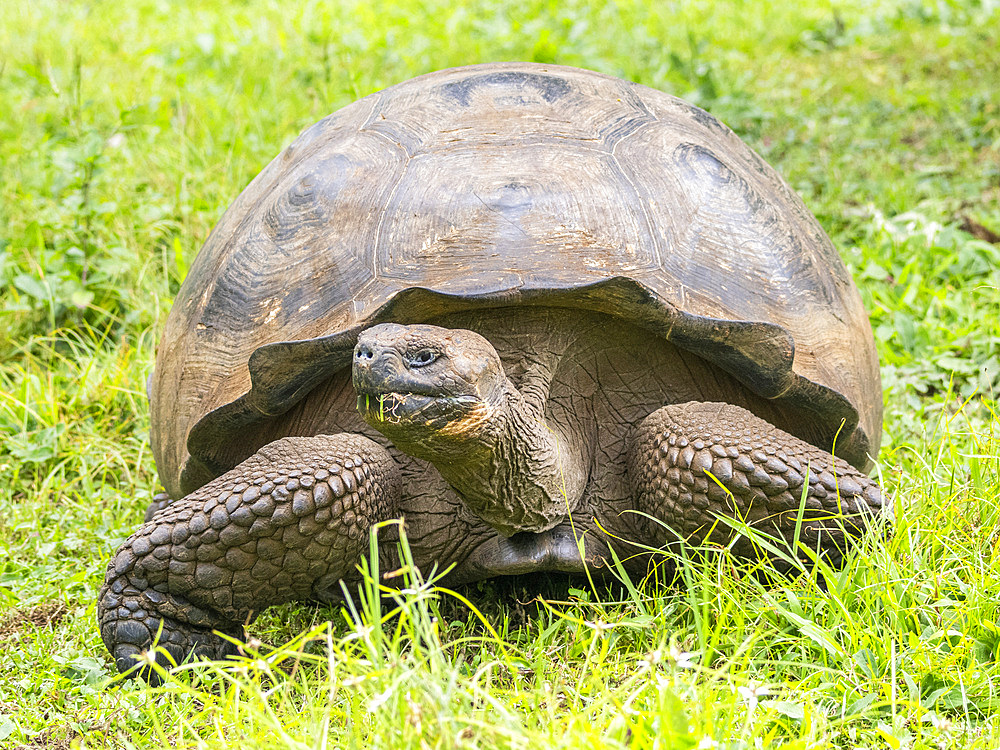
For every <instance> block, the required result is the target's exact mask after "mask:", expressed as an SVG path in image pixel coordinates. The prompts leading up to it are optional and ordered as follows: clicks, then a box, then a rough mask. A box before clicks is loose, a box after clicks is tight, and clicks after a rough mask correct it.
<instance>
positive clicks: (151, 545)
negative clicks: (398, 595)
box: [98, 433, 400, 681]
mask: <svg viewBox="0 0 1000 750" xmlns="http://www.w3.org/2000/svg"><path fill="white" fill-rule="evenodd" d="M399 492H400V476H399V470H398V468H397V466H396V464H395V462H394V461H393V460H392V458H391V456H390V455H389V453H388V452H387V451H386V450H385V449H384V448H383V447H382V446H380V445H378V444H377V443H375V442H373V441H371V440H369V439H368V438H366V437H363V436H361V435H354V434H347V433H344V434H339V435H321V436H318V437H306V438H302V437H300V438H282V439H281V440H277V441H275V442H273V443H270V444H269V445H266V446H264V447H263V448H261V450H260V451H258V452H257V453H256V454H254V455H253V456H251V457H250V458H248V459H247V460H246V461H244V462H243V463H242V464H240V465H239V466H237V467H236V468H235V469H233V470H232V471H230V472H228V473H226V474H224V475H222V476H221V477H218V478H217V479H214V480H213V481H211V482H209V483H208V484H206V485H205V486H204V487H202V488H200V489H198V490H196V491H195V492H192V493H191V494H190V495H187V496H186V497H183V498H181V499H179V500H175V501H173V502H171V503H169V505H168V507H166V508H165V509H163V510H161V511H160V512H158V513H157V514H156V517H155V519H154V520H153V521H151V522H149V523H145V524H143V526H141V527H140V528H139V530H138V531H136V532H135V533H134V534H133V535H132V536H131V537H129V538H128V540H127V541H126V542H125V543H124V544H123V545H122V546H121V548H120V549H119V550H118V552H117V553H116V554H115V556H114V557H113V558H112V559H111V561H110V563H109V564H108V571H107V575H106V577H105V581H104V586H103V587H102V588H101V591H100V594H99V597H98V622H99V623H100V628H101V637H102V638H103V640H104V644H105V646H107V648H108V651H110V652H111V654H112V655H113V656H114V659H115V663H116V665H117V666H118V669H119V670H120V671H122V672H125V671H127V670H129V669H132V668H133V667H134V666H135V664H136V660H137V659H136V657H138V656H139V655H140V654H141V653H142V652H143V651H146V650H148V649H149V648H150V646H151V645H152V643H153V641H154V638H156V636H157V632H158V631H160V628H161V626H162V631H161V632H160V636H159V640H158V644H159V645H161V646H163V647H164V648H165V649H166V651H167V652H168V653H169V654H170V656H171V657H172V658H173V659H174V660H175V661H176V662H177V663H180V662H181V661H182V660H184V659H185V658H186V657H187V656H188V655H189V654H190V653H192V652H193V653H194V654H195V655H196V656H199V657H208V658H212V659H219V658H223V657H225V656H226V655H227V654H230V653H232V652H233V651H234V648H233V646H232V644H231V643H229V642H228V641H227V640H225V639H224V638H221V637H220V636H218V635H216V634H213V633H212V631H213V630H218V631H220V632H222V633H225V634H228V635H231V636H235V637H240V638H241V637H242V634H243V625H244V624H245V623H246V622H248V621H250V620H251V619H252V618H253V617H254V616H255V615H256V614H257V613H259V612H260V611H261V610H262V609H264V608H266V607H269V606H271V605H272V604H280V603H282V602H287V601H292V600H296V599H306V598H310V597H311V596H313V595H315V594H317V593H318V592H323V591H327V590H330V589H331V588H332V587H334V586H335V585H336V582H337V581H339V580H340V579H341V578H343V577H345V576H348V577H349V576H350V574H351V573H352V572H353V570H354V567H355V565H357V563H358V562H359V561H360V559H361V557H362V555H363V553H364V552H365V551H366V550H367V549H368V530H369V529H370V528H371V526H372V525H373V524H375V523H377V522H379V521H383V520H386V519H389V518H392V517H394V516H395V513H396V508H397V503H398V499H399ZM158 658H159V659H160V660H161V663H162V655H158ZM164 666H169V664H166V663H164ZM135 674H141V675H142V676H143V677H145V678H146V679H148V680H151V681H156V680H157V676H156V673H155V672H154V671H153V670H152V669H151V668H150V667H149V666H148V665H147V666H146V667H145V668H143V669H142V670H139V671H138V672H137V673H135ZM135 674H133V675H132V676H135Z"/></svg>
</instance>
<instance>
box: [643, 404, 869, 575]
mask: <svg viewBox="0 0 1000 750" xmlns="http://www.w3.org/2000/svg"><path fill="white" fill-rule="evenodd" d="M807 469H808V477H809V480H808V481H809V486H808V490H807V493H806V498H805V506H804V509H803V510H804V512H803V517H802V519H801V521H800V520H799V519H798V515H799V510H800V505H801V501H802V487H803V483H804V481H805V476H806V473H807ZM628 470H629V477H630V481H631V483H632V487H633V490H634V492H635V497H636V504H637V508H638V510H640V511H642V512H644V513H647V514H649V515H650V516H653V517H654V518H657V519H659V520H661V521H663V522H664V523H665V524H666V525H667V526H669V527H670V528H671V529H673V530H674V531H675V532H677V534H679V535H680V536H681V537H683V538H686V539H690V540H692V541H694V542H695V543H698V542H700V541H702V540H711V541H713V542H717V543H723V544H724V543H728V542H729V541H730V540H731V539H732V538H733V536H734V535H735V532H734V530H733V529H732V527H730V526H729V525H728V524H726V523H725V522H724V521H720V520H718V517H719V516H722V517H729V518H738V519H740V520H742V521H744V522H746V523H747V524H748V525H750V526H752V527H754V528H756V529H759V530H761V531H762V532H764V533H765V534H768V535H771V536H775V535H777V536H779V537H783V538H784V539H786V540H787V541H789V542H791V541H792V539H793V537H794V535H795V531H796V526H797V525H798V527H799V533H800V537H799V538H800V540H801V541H802V542H804V543H805V544H807V545H809V546H810V547H812V548H816V547H817V545H818V547H819V549H820V550H821V551H822V552H824V553H827V554H828V555H830V557H831V559H834V560H835V559H837V558H838V557H839V555H840V554H841V553H842V552H843V551H844V550H845V549H846V547H847V545H848V543H849V542H850V537H853V536H858V535H860V534H861V533H862V532H863V530H864V529H865V528H866V527H867V526H868V525H869V523H870V522H871V521H872V520H873V519H875V518H880V517H883V516H884V514H885V509H884V508H883V505H882V494H881V491H880V489H879V486H878V485H877V484H876V483H875V482H874V481H872V480H871V479H869V478H868V477H867V476H866V475H865V474H863V473H861V472H860V471H858V470H857V469H855V468H854V467H853V466H851V465H850V464H848V463H847V462H846V461H844V460H842V459H840V458H835V457H833V456H831V455H830V453H828V452H826V451H823V450H820V449H819V448H817V447H816V446H814V445H811V444H809V443H807V442H805V441H804V440H800V439H799V438H797V437H795V436H793V435H790V434H788V433H787V432H784V431H783V430H780V429H778V428H777V427H775V426H774V425H772V424H770V423H769V422H766V421H764V420H763V419H760V418H759V417H756V416H754V415H753V414H751V413H750V412H749V411H747V410H746V409H743V408H741V407H739V406H734V405H732V404H725V403H705V402H700V401H691V402H688V403H684V404H673V405H671V406H665V407H663V408H661V409H658V410H657V411H655V412H653V413H652V414H650V415H649V416H648V417H647V418H646V419H644V420H643V421H642V422H641V423H640V424H639V425H638V427H637V428H636V431H635V433H634V435H633V438H632V442H631V445H630V446H629V455H628ZM710 475H711V476H710ZM716 480H718V481H716ZM845 532H846V538H845ZM650 533H652V534H654V535H655V536H656V537H658V539H657V542H656V543H660V542H662V541H663V538H664V535H665V533H666V532H665V530H664V529H662V528H660V529H658V530H657V529H651V532H650ZM641 541H644V542H647V543H648V542H650V541H652V540H649V539H644V540H641ZM668 541H673V540H668ZM734 550H735V551H736V552H737V553H739V554H743V555H747V556H751V555H753V554H754V548H753V545H752V544H751V543H750V542H749V541H747V540H746V539H745V538H744V539H740V540H737V542H736V543H735V545H734Z"/></svg>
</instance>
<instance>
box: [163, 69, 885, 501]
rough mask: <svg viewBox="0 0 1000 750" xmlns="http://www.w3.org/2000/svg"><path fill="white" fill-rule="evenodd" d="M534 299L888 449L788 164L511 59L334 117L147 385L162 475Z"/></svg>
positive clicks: (660, 111)
mask: <svg viewBox="0 0 1000 750" xmlns="http://www.w3.org/2000/svg"><path fill="white" fill-rule="evenodd" d="M518 305H544V306H550V307H553V306H554V307H564V308H566V307H568V308H582V309H588V310H595V311H599V312H603V313H607V314H612V315H617V316H620V317H623V318H625V319H627V320H628V321H629V322H631V323H633V324H636V325H639V326H641V327H643V328H644V329H646V330H648V331H649V333H650V336H659V337H663V338H665V339H668V340H670V341H671V342H672V343H673V344H675V345H677V346H679V347H682V348H684V349H686V350H689V351H691V352H694V353H696V354H698V355H699V356H701V357H703V358H704V359H706V360H709V361H711V362H712V363H714V364H715V365H717V366H719V367H721V368H722V369H724V370H726V371H727V372H729V373H731V374H733V375H734V376H736V377H737V378H738V379H739V380H741V381H742V382H743V383H744V384H746V385H747V386H748V387H749V388H750V389H751V390H753V391H754V392H756V393H757V394H759V395H761V396H763V397H766V398H769V399H775V400H778V401H780V402H782V403H783V404H784V405H788V406H791V407H795V409H796V410H797V412H796V413H798V414H804V415H806V416H805V417H803V420H808V421H812V422H815V424H817V425H819V426H820V429H819V434H820V438H818V439H816V438H814V439H813V442H817V443H819V444H820V447H821V448H824V449H831V448H833V446H834V445H836V452H837V454H838V455H841V456H842V457H844V458H845V459H847V460H848V461H849V462H850V463H852V464H854V465H856V466H858V467H866V466H867V465H869V461H870V456H873V455H875V454H876V453H877V450H878V445H879V442H880V439H881V421H882V398H881V386H880V383H879V375H878V358H877V354H876V352H875V347H874V341H873V338H872V333H871V328H870V325H869V322H868V318H867V315H866V313H865V310H864V308H863V306H862V304H861V300H860V297H859V295H858V292H857V289H856V288H855V286H854V283H853V281H852V280H851V277H850V275H849V273H848V272H847V270H846V268H845V267H844V264H843V262H842V261H841V259H840V257H839V256H838V254H837V251H836V250H835V249H834V247H833V245H832V244H831V242H830V240H829V239H828V238H827V236H826V235H825V234H824V232H823V230H822V229H821V228H820V226H819V224H818V223H817V222H816V220H815V219H814V218H813V216H812V215H811V214H810V213H809V211H808V210H807V209H806V208H805V206H804V205H803V203H802V201H801V200H800V199H799V198H798V197H797V196H796V195H795V194H794V193H793V191H792V190H791V189H790V188H789V187H788V185H787V184H786V183H785V182H784V181H783V180H782V179H781V178H780V177H779V176H778V175H777V174H776V173H775V171H774V170H773V169H771V168H770V167H769V166H768V165H767V164H766V163H765V162H764V161H763V160H762V159H761V158H760V157H759V156H758V155H757V154H756V153H754V152H753V151H752V150H751V149H750V148H748V147H747V146H746V145H745V144H744V143H743V142H742V141H740V139H739V138H737V137H736V135H735V134H734V133H733V132H732V131H731V130H729V129H728V128H727V127H725V126H724V125H722V124H721V123H720V122H719V121H718V120H716V119H715V118H714V117H712V116H711V115H709V114H708V113H706V112H704V111H703V110H701V109H698V108H697V107H694V106H692V105H690V104H687V103H686V102H684V101H682V100H680V99H677V98H675V97H672V96H668V95H667V94H664V93H661V92H659V91H656V90H653V89H649V88H646V87H643V86H639V85H636V84H633V83H630V82H627V81H622V80H619V79H616V78H613V77H610V76H606V75H601V74H598V73H593V72H590V71H585V70H579V69H575V68H567V67H560V66H551V65H536V64H527V63H497V64H490V65H479V66H471V67H465V68H455V69H451V70H444V71H440V72H437V73H431V74H429V75H425V76H421V77H419V78H415V79H413V80H410V81H406V82H404V83H400V84H398V85H396V86H392V87H391V88H388V89H385V90H384V91H380V92H378V93H375V94H372V95H371V96H368V97H365V98H364V99H361V100H360V101H357V102H355V103H353V104H351V105H349V106H347V107H345V108H343V109H341V110H339V111H338V112H335V113H334V114H332V115H330V116H328V117H326V118H324V119H323V120H320V121H319V122H318V123H316V124H315V125H313V126H312V127H310V128H308V129H306V130H305V131H304V132H303V133H302V134H301V135H300V136H299V137H298V138H297V139H296V140H295V141H294V142H293V143H292V144H291V145H290V146H288V148H286V149H285V150H284V151H283V152H282V153H281V154H280V155H279V156H278V157H277V158H276V159H274V161H272V162H271V163H270V164H269V165H268V166H267V167H266V168H265V169H264V170H263V171H262V172H261V173H260V174H259V175H258V176H257V177H256V178H255V179H254V180H253V181H252V182H251V183H250V185H249V186H248V187H247V188H246V189H245V190H244V191H243V193H242V194H241V195H240V196H239V197H238V198H237V199H236V201H235V202H234V203H233V205H232V206H231V207H230V208H229V209H228V210H227V211H226V213H225V215H224V216H223V217H222V219H221V221H220V222H219V224H218V225H217V226H216V228H215V229H214V230H213V232H212V233H211V235H210V237H209V238H208V241H207V242H206V244H205V246H204V248H203V249H202V250H201V252H200V253H199V255H198V257H197V259H196V260H195V262H194V263H193V265H192V267H191V270H190V272H189V274H188V276H187V279H186V281H185V282H184V284H183V286H182V287H181V290H180V293H179V295H178V297H177V300H176V302H175V304H174V307H173V309H172V311H171V313H170V316H169V318H168V320H167V325H166V330H165V332H164V334H163V338H162V340H161V342H160V346H159V350H158V356H157V360H156V367H155V371H154V374H153V376H152V378H151V381H150V397H151V410H152V443H153V450H154V455H155V458H156V462H157V465H158V468H159V472H160V477H161V480H162V481H163V483H164V485H165V486H166V488H167V490H168V492H170V493H171V494H172V495H173V496H175V497H178V496H180V495H182V494H184V493H187V492H190V491H191V490H193V489H195V488H196V487H198V486H200V485H201V484H203V483H204V482H206V481H208V480H209V479H211V478H212V477H214V476H216V475H218V474H220V473H222V472H224V471H226V470H228V469H229V468H231V467H232V466H233V465H235V463H237V462H238V461H240V460H242V459H243V458H245V457H246V456H248V455H250V454H251V453H252V452H253V451H254V450H256V449H257V447H259V446H257V445H255V444H254V440H253V438H252V436H253V434H254V433H255V431H259V429H260V427H261V425H263V424H264V423H266V422H268V420H270V419H273V418H274V417H275V416H276V415H280V414H282V413H284V412H286V411H288V410H289V409H290V408H291V407H292V406H294V405H295V404H296V403H297V402H298V401H300V400H301V399H302V398H303V397H304V396H305V395H306V394H307V393H308V392H309V391H310V390H311V389H312V388H313V387H315V386H316V384H317V383H319V382H321V381H322V380H324V379H325V378H328V377H329V376H330V374H331V373H333V372H336V371H338V370H341V369H344V368H347V367H349V366H350V359H351V351H352V349H353V346H354V343H355V341H356V339H357V335H358V333H359V332H360V331H361V330H362V329H364V328H367V327H369V326H371V325H374V324H376V323H381V322H387V321H398V322H403V323H417V322H423V321H427V320H430V319H433V318H435V317H438V316H441V315H444V314H447V313H451V312H455V311H461V310H466V309H470V308H476V307H500V306H518ZM780 426H781V427H782V428H783V429H786V430H787V431H789V432H792V433H793V434H796V432H797V429H796V425H794V424H793V425H780ZM798 432H801V430H798ZM813 433H816V430H815V425H814V429H813ZM234 445H237V446H244V447H242V448H233V446H234Z"/></svg>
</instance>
